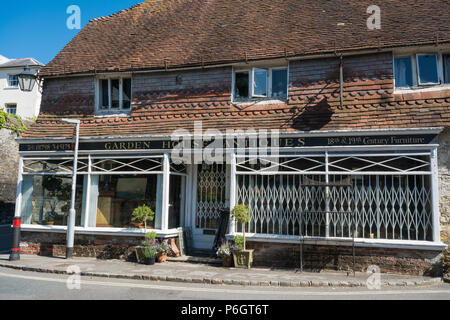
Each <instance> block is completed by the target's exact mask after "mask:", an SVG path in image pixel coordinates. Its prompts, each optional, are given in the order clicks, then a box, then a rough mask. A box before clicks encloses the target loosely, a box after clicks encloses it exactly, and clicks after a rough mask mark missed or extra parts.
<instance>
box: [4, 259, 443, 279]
mask: <svg viewBox="0 0 450 320" xmlns="http://www.w3.org/2000/svg"><path fill="white" fill-rule="evenodd" d="M8 259H9V255H0V267H5V268H12V269H17V270H22V271H32V272H43V273H55V274H70V273H71V272H68V270H69V269H68V268H69V267H71V266H77V267H79V269H80V271H81V272H80V274H81V275H82V276H89V277H106V278H119V279H133V280H151V281H172V282H184V283H203V284H218V285H240V286H272V287H366V285H367V280H368V278H369V274H367V273H363V272H357V273H356V275H355V276H353V275H350V276H348V275H347V273H346V272H328V271H324V272H321V273H313V272H296V270H294V269H288V270H278V269H277V270H273V269H269V268H264V269H263V268H253V269H237V268H224V267H222V266H217V265H211V264H203V263H191V262H172V261H168V262H166V263H156V264H154V265H152V266H147V265H142V264H137V263H134V262H126V261H121V260H99V259H96V258H73V259H70V260H66V259H64V258H58V257H44V256H36V255H21V259H20V260H19V261H9V260H8ZM197 261H199V260H197ZM440 283H442V279H441V278H431V277H423V276H410V275H396V274H381V286H382V287H392V286H401V287H405V286H427V285H436V284H440Z"/></svg>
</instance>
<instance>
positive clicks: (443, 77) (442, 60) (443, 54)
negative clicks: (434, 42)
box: [441, 51, 450, 85]
mask: <svg viewBox="0 0 450 320" xmlns="http://www.w3.org/2000/svg"><path fill="white" fill-rule="evenodd" d="M445 55H448V56H450V51H449V52H442V53H441V65H442V68H441V70H442V84H443V85H450V74H448V75H447V77H448V79H449V82H447V83H446V82H445V72H444V71H445V69H444V67H445V63H444V56H445Z"/></svg>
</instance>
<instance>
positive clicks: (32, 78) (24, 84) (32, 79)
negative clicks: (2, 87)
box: [17, 66, 37, 92]
mask: <svg viewBox="0 0 450 320" xmlns="http://www.w3.org/2000/svg"><path fill="white" fill-rule="evenodd" d="M17 78H18V80H19V87H20V90H22V91H26V92H30V91H33V88H34V85H35V83H36V82H37V76H36V75H35V74H34V73H33V72H32V71H31V70H30V68H29V67H28V66H27V67H25V68H24V69H23V72H22V73H20V74H18V75H17Z"/></svg>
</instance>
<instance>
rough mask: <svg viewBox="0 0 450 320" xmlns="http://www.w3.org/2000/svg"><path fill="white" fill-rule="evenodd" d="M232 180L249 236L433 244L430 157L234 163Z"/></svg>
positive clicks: (327, 157)
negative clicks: (246, 214) (247, 215)
mask: <svg viewBox="0 0 450 320" xmlns="http://www.w3.org/2000/svg"><path fill="white" fill-rule="evenodd" d="M236 175H237V182H236V184H237V185H236V200H237V203H243V204H247V205H248V206H249V207H250V208H251V212H252V219H251V221H250V223H249V231H250V232H252V233H259V234H276V235H303V236H316V237H337V238H351V237H352V230H353V229H355V230H356V237H359V238H374V239H399V240H426V241H432V236H433V235H432V204H431V201H432V199H431V198H432V197H431V165H430V154H429V153H405V154H397V153H395V154H386V153H384V154H382V153H378V154H375V153H374V154H341V153H334V154H328V153H325V154H322V155H318V154H312V155H302V156H298V155H291V156H283V158H280V159H278V161H277V159H276V158H274V157H273V158H271V157H264V158H261V159H259V158H253V159H249V158H247V159H238V161H237V164H236ZM236 228H237V230H238V231H239V230H240V226H236Z"/></svg>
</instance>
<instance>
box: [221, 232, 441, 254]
mask: <svg viewBox="0 0 450 320" xmlns="http://www.w3.org/2000/svg"><path fill="white" fill-rule="evenodd" d="M235 235H242V233H236V234H235ZM226 237H227V239H229V240H231V239H232V238H233V237H234V235H232V234H227V235H226ZM245 238H246V240H247V241H249V242H272V243H289V244H292V243H295V244H298V245H300V237H299V236H279V235H263V234H245ZM303 244H313V245H329V246H352V245H353V240H352V239H351V238H350V239H349V238H328V239H326V238H321V237H304V238H303ZM355 247H359V248H362V247H366V248H386V249H416V250H430V251H443V250H445V248H447V245H446V244H445V243H443V242H431V241H415V240H409V241H408V240H379V239H364V238H355Z"/></svg>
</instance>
